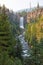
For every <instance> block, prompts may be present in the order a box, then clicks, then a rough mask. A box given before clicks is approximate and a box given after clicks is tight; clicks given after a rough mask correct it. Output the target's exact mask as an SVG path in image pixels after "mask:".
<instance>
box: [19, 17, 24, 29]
mask: <svg viewBox="0 0 43 65" xmlns="http://www.w3.org/2000/svg"><path fill="white" fill-rule="evenodd" d="M23 22H24V18H23V17H20V28H22V29H24V23H23Z"/></svg>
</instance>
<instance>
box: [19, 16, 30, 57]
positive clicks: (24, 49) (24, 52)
mask: <svg viewBox="0 0 43 65" xmlns="http://www.w3.org/2000/svg"><path fill="white" fill-rule="evenodd" d="M23 22H24V18H23V17H20V28H21V30H22V29H23V30H24V24H23ZM24 32H25V31H23V32H22V33H21V34H20V35H19V40H20V42H21V44H22V56H23V57H29V56H30V54H29V53H28V51H29V47H28V43H27V42H26V41H25V38H24V35H25V33H24Z"/></svg>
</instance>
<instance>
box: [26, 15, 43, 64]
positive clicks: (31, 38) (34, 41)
mask: <svg viewBox="0 0 43 65" xmlns="http://www.w3.org/2000/svg"><path fill="white" fill-rule="evenodd" d="M42 25H43V17H41V16H40V18H37V21H36V22H35V23H29V24H28V25H27V30H26V32H25V39H26V40H27V41H28V44H29V45H30V49H31V56H30V58H29V59H30V63H32V64H31V65H43V31H42V30H43V26H42ZM27 61H28V60H27Z"/></svg>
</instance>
